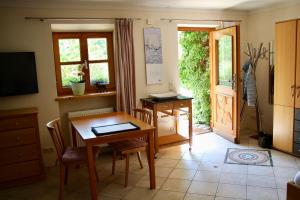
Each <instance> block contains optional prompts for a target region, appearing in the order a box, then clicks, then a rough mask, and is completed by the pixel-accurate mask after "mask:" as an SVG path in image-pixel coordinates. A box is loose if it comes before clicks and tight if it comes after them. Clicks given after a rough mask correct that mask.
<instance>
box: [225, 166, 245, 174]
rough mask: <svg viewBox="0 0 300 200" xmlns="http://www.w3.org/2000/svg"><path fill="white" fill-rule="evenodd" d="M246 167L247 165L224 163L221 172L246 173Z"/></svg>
mask: <svg viewBox="0 0 300 200" xmlns="http://www.w3.org/2000/svg"><path fill="white" fill-rule="evenodd" d="M247 169H248V166H247V165H237V164H224V165H223V167H222V172H227V173H238V174H247Z"/></svg>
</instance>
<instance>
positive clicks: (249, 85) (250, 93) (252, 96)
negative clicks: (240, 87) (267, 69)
mask: <svg viewBox="0 0 300 200" xmlns="http://www.w3.org/2000/svg"><path fill="white" fill-rule="evenodd" d="M245 82H246V92H247V103H248V106H255V105H256V99H257V93H256V80H255V74H254V70H253V68H252V65H251V64H249V67H248V71H247V75H246V81H245Z"/></svg>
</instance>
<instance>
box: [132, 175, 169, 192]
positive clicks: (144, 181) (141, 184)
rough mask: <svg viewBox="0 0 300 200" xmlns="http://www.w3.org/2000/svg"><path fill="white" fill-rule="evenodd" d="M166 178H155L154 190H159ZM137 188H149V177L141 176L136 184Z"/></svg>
mask: <svg viewBox="0 0 300 200" xmlns="http://www.w3.org/2000/svg"><path fill="white" fill-rule="evenodd" d="M165 180H166V178H163V177H155V181H156V189H159V188H160V187H161V186H162V184H163V183H164V182H165ZM135 186H137V187H145V188H150V182H149V175H145V176H143V177H142V178H141V179H140V180H139V181H138V182H137V183H136V184H135Z"/></svg>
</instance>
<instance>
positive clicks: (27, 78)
mask: <svg viewBox="0 0 300 200" xmlns="http://www.w3.org/2000/svg"><path fill="white" fill-rule="evenodd" d="M33 93H38V84H37V75H36V65H35V56H34V52H13V53H0V96H2V97H3V96H14V95H22V94H33Z"/></svg>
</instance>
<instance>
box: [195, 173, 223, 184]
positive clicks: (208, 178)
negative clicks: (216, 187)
mask: <svg viewBox="0 0 300 200" xmlns="http://www.w3.org/2000/svg"><path fill="white" fill-rule="evenodd" d="M193 180H196V181H203V182H217V183H218V182H219V181H220V172H212V171H197V173H196V175H195V177H194V179H193Z"/></svg>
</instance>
